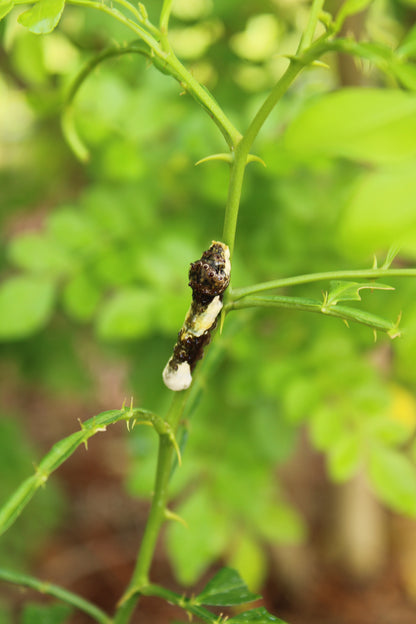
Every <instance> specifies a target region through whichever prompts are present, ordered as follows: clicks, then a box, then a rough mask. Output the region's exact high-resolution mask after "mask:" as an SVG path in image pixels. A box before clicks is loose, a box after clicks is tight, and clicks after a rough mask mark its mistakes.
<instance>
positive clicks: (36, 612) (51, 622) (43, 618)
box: [20, 603, 72, 624]
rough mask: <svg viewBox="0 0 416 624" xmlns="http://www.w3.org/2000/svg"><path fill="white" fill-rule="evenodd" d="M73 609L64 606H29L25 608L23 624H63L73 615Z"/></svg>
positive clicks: (22, 618)
mask: <svg viewBox="0 0 416 624" xmlns="http://www.w3.org/2000/svg"><path fill="white" fill-rule="evenodd" d="M71 612H72V608H71V607H69V606H68V605H64V604H51V605H40V604H35V603H32V604H28V605H26V606H25V607H24V609H23V613H22V617H21V620H20V623H21V624H63V623H64V622H66V621H67V620H68V618H69V616H70V615H71Z"/></svg>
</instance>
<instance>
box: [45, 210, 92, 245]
mask: <svg viewBox="0 0 416 624" xmlns="http://www.w3.org/2000/svg"><path fill="white" fill-rule="evenodd" d="M47 229H48V232H49V233H50V236H51V238H53V239H54V240H55V241H56V242H57V243H58V244H60V245H62V246H63V247H65V248H66V249H69V250H71V251H78V252H80V253H82V254H83V255H85V256H89V255H90V254H91V253H92V251H94V250H95V249H96V247H97V246H99V244H100V243H99V236H98V233H97V231H96V229H95V227H94V224H93V223H92V222H91V220H90V219H89V217H88V216H87V215H85V214H83V213H82V212H80V211H78V210H76V209H74V208H62V209H61V210H58V211H56V212H54V213H52V214H51V215H49V217H48V220H47Z"/></svg>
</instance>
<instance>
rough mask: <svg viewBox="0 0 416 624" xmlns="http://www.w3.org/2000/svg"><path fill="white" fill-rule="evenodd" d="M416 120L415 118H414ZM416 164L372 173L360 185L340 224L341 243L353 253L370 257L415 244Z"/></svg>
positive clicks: (352, 194)
mask: <svg viewBox="0 0 416 624" xmlns="http://www.w3.org/2000/svg"><path fill="white" fill-rule="evenodd" d="M415 118H416V117H415ZM414 172H415V162H414V161H411V162H409V163H404V164H403V165H401V166H397V167H392V168H389V169H387V168H386V169H382V170H381V171H372V172H369V173H366V174H364V175H363V176H362V177H361V178H360V179H359V180H358V182H357V184H356V186H355V188H354V189H353V192H352V193H351V198H350V201H349V203H348V204H347V205H346V206H345V208H344V211H343V216H342V219H341V221H340V230H339V231H340V235H341V243H342V244H343V245H344V246H346V247H347V248H348V251H349V252H350V253H352V254H356V253H357V252H361V253H363V254H371V253H373V252H374V249H385V248H387V247H390V246H391V245H392V244H394V243H397V242H399V243H400V244H401V247H402V249H405V246H406V245H410V246H411V245H413V246H414V244H415V241H416V212H415V200H416V176H415V174H414Z"/></svg>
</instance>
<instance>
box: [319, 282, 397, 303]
mask: <svg viewBox="0 0 416 624" xmlns="http://www.w3.org/2000/svg"><path fill="white" fill-rule="evenodd" d="M330 285H331V290H330V291H329V293H328V295H327V298H326V304H327V305H336V304H337V303H339V302H340V301H361V295H360V290H394V288H393V286H387V285H386V284H380V283H378V282H366V283H360V282H345V281H332V282H331V283H330Z"/></svg>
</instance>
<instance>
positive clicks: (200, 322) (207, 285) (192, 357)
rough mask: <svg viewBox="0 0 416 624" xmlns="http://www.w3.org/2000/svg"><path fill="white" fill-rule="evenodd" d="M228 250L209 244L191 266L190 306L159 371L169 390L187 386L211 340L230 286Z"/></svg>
mask: <svg viewBox="0 0 416 624" xmlns="http://www.w3.org/2000/svg"><path fill="white" fill-rule="evenodd" d="M230 273H231V264H230V250H229V249H228V247H227V245H225V244H224V243H220V242H217V241H213V242H212V244H211V247H210V248H209V249H207V251H204V253H203V254H202V256H201V259H200V260H197V261H196V262H192V263H191V267H190V269H189V286H190V287H191V288H192V303H191V307H190V308H189V310H188V313H187V315H186V317H185V321H184V324H183V326H182V328H181V330H180V332H179V334H178V341H177V343H176V345H175V347H174V349H173V355H172V357H171V358H170V360H169V362H168V363H167V364H166V366H165V369H164V371H163V381H164V383H165V385H166V386H167V387H168V388H170V390H174V391H178V390H185V389H186V388H188V387H189V386H190V385H191V382H192V371H193V369H194V368H195V364H196V362H197V361H198V360H200V359H201V358H202V357H203V352H204V347H205V345H207V344H208V343H209V341H210V340H211V332H212V330H213V329H214V327H215V325H216V322H217V317H218V315H219V313H220V311H221V308H222V297H223V294H224V292H225V290H226V288H227V286H228V284H229V283H230Z"/></svg>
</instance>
